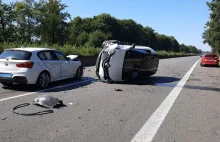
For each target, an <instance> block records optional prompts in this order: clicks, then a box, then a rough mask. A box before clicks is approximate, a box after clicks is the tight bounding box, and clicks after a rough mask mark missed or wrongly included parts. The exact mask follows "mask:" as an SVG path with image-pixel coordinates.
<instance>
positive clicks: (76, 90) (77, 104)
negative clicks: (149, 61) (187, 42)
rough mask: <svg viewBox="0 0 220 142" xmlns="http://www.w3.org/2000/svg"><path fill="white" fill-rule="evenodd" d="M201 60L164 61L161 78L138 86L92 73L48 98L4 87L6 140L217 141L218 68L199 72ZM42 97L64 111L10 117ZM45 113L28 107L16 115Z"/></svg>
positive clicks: (1, 104) (1, 118)
mask: <svg viewBox="0 0 220 142" xmlns="http://www.w3.org/2000/svg"><path fill="white" fill-rule="evenodd" d="M199 59H200V57H183V58H172V59H161V60H160V65H159V70H158V72H157V73H156V74H155V75H154V76H152V77H151V78H150V79H149V80H147V81H146V82H142V83H140V84H105V83H102V82H100V81H98V80H97V77H96V75H95V73H94V67H87V68H86V72H85V74H84V78H83V80H81V81H72V80H67V81H61V82H57V83H54V84H52V85H51V89H47V90H44V91H40V90H36V89H35V87H34V86H31V85H26V86H24V85H23V86H22V85H14V86H13V87H10V88H4V87H3V86H0V112H1V113H0V141H2V142H6V141H7V142H15V141H16V142H18V141H20V142H30V141H32V142H35V141H36V142H38V141H39V142H49V141H53V142H61V141H62V142H70V141H72V142H130V141H136V140H137V142H139V141H141V140H143V141H146V142H148V141H152V142H219V139H220V105H219V102H220V67H200V65H199V62H197V61H198V60H199ZM196 62H197V64H195V63H196ZM193 65H195V66H193ZM115 88H119V89H122V91H115ZM42 95H52V96H54V97H57V98H59V99H61V100H62V101H63V102H64V104H65V105H66V106H64V107H62V108H61V109H55V110H54V113H50V114H45V115H42V116H21V115H17V114H14V113H12V112H11V109H12V108H13V107H14V106H16V105H19V104H22V103H32V101H33V100H34V98H36V97H39V96H42ZM42 110H46V109H44V108H41V107H38V106H34V105H30V106H27V107H24V108H20V109H18V110H17V111H19V112H28V113H33V112H37V111H42Z"/></svg>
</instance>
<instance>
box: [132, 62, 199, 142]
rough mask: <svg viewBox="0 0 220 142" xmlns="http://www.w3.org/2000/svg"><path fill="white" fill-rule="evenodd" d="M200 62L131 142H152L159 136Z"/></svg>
mask: <svg viewBox="0 0 220 142" xmlns="http://www.w3.org/2000/svg"><path fill="white" fill-rule="evenodd" d="M199 61H200V60H198V61H197V62H196V63H195V64H194V65H193V66H192V67H191V69H190V70H189V71H188V72H187V73H186V74H185V76H184V77H183V78H182V79H181V80H180V81H179V83H178V84H177V86H179V87H177V86H176V87H175V88H174V89H173V90H172V91H171V92H170V94H169V95H168V96H167V97H166V99H165V100H164V101H163V102H162V103H161V104H160V106H159V107H158V108H157V109H156V111H155V112H154V113H153V114H152V115H151V116H150V118H149V119H148V120H147V121H146V123H145V124H144V125H143V127H142V128H141V129H140V130H139V131H138V133H137V134H136V135H135V136H134V138H133V139H132V140H131V142H152V141H153V139H154V137H155V135H156V134H157V132H158V130H159V128H160V126H161V125H162V123H163V121H164V119H165V118H166V116H167V114H168V113H169V111H170V109H171V107H172V106H173V104H174V102H175V100H176V99H177V97H178V96H179V94H180V92H181V90H182V88H183V87H184V85H185V83H186V82H187V80H188V78H189V77H190V75H191V73H192V72H193V70H194V69H195V67H196V65H197V64H198V62H199Z"/></svg>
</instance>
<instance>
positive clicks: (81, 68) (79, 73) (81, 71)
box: [74, 66, 83, 80]
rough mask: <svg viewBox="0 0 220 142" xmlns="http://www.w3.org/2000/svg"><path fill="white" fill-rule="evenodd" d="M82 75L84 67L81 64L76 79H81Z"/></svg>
mask: <svg viewBox="0 0 220 142" xmlns="http://www.w3.org/2000/svg"><path fill="white" fill-rule="evenodd" d="M82 76H83V67H82V66H80V67H79V68H78V69H77V71H76V75H75V77H74V79H77V80H81V79H82Z"/></svg>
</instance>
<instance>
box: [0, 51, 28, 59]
mask: <svg viewBox="0 0 220 142" xmlns="http://www.w3.org/2000/svg"><path fill="white" fill-rule="evenodd" d="M30 58H31V53H30V52H27V51H21V50H5V51H4V52H3V53H2V54H1V55H0V59H11V60H29V59H30Z"/></svg>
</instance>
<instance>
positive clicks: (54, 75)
mask: <svg viewBox="0 0 220 142" xmlns="http://www.w3.org/2000/svg"><path fill="white" fill-rule="evenodd" d="M38 56H39V58H40V59H41V60H42V61H43V62H44V63H45V65H46V66H47V68H48V69H49V70H50V74H51V80H58V79H59V78H60V77H61V68H60V62H59V60H57V59H56V58H55V57H54V56H53V54H52V52H51V51H42V52H40V53H39V54H38Z"/></svg>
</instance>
